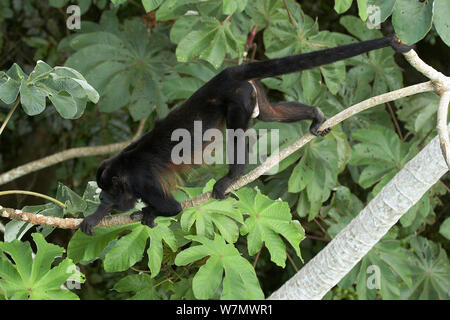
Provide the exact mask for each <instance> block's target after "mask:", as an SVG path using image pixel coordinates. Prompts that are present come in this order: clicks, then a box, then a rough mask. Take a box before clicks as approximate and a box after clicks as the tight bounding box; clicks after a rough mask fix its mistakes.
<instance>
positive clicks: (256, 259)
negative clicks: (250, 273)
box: [253, 242, 264, 269]
mask: <svg viewBox="0 0 450 320" xmlns="http://www.w3.org/2000/svg"><path fill="white" fill-rule="evenodd" d="M263 246H264V242H262V243H261V247H259V250H258V253H257V254H256V257H255V262H253V269H255V268H256V264H257V263H258V259H259V255H260V254H261V251H262V248H263Z"/></svg>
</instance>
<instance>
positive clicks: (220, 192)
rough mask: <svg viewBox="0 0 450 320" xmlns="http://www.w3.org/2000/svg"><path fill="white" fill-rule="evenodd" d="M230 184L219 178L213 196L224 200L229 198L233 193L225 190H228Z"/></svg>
mask: <svg viewBox="0 0 450 320" xmlns="http://www.w3.org/2000/svg"><path fill="white" fill-rule="evenodd" d="M227 188H228V184H227V183H224V182H223V180H219V181H217V182H216V184H215V185H214V187H213V190H212V197H213V198H214V199H217V200H224V199H226V198H228V197H229V196H230V195H231V194H230V193H227V194H225V190H227Z"/></svg>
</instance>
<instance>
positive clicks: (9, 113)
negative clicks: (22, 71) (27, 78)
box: [0, 97, 20, 135]
mask: <svg viewBox="0 0 450 320" xmlns="http://www.w3.org/2000/svg"><path fill="white" fill-rule="evenodd" d="M19 102H20V97H17V99H16V102H15V103H14V106H13V107H12V109H11V110H9V112H8V115H7V116H6V118H5V121H3V124H2V126H1V127H0V135H1V134H2V132H3V130H4V129H5V127H6V124H7V123H8V121H9V119H10V118H11V116H12V114H13V113H14V111H15V110H16V109H17V106H18V105H19Z"/></svg>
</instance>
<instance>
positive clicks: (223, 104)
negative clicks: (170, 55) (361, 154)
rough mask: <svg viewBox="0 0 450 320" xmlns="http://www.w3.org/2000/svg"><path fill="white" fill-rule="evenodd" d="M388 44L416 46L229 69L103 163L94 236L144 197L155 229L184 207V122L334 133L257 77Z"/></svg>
mask: <svg viewBox="0 0 450 320" xmlns="http://www.w3.org/2000/svg"><path fill="white" fill-rule="evenodd" d="M387 46H391V47H392V48H393V49H394V50H395V51H397V52H407V51H409V50H410V49H411V47H409V46H407V45H405V44H403V43H401V42H400V40H399V39H398V38H397V37H395V36H393V35H392V36H388V37H384V38H380V39H373V40H367V41H362V42H358V43H351V44H347V45H343V46H338V47H335V48H329V49H325V50H320V51H314V52H309V53H305V54H299V55H294V56H288V57H285V58H280V59H272V60H265V61H260V62H254V63H249V64H244V65H239V66H233V67H229V68H227V69H225V70H223V71H222V72H220V73H219V74H217V75H216V76H215V77H214V78H212V79H211V80H210V81H209V82H207V83H206V84H205V85H203V86H202V87H201V88H200V89H198V90H197V91H196V92H195V93H194V94H193V95H192V96H191V97H190V98H189V99H187V100H186V101H185V102H184V103H183V104H182V105H180V106H179V107H177V108H175V109H174V110H172V111H171V112H170V113H169V114H168V116H167V117H166V118H165V119H163V120H161V121H158V122H157V123H156V124H155V126H154V128H153V130H151V131H150V132H148V133H146V134H145V135H143V136H142V137H141V138H140V139H139V140H137V141H136V142H134V143H132V144H131V145H129V146H128V147H126V148H125V149H124V150H122V151H121V152H120V153H119V154H117V155H116V156H114V157H111V158H109V159H107V160H104V161H103V162H102V163H101V165H100V167H99V169H98V171H97V183H98V186H99V187H100V188H101V189H102V191H101V193H100V201H101V203H100V205H99V207H98V208H97V210H96V212H95V213H94V214H92V215H90V216H88V217H86V218H85V219H84V220H83V222H82V223H81V230H82V231H83V232H84V233H86V234H89V235H92V234H93V228H94V226H96V225H97V224H98V223H99V222H100V220H101V219H102V218H103V217H104V216H105V215H106V214H108V213H110V212H112V211H119V212H120V211H121V212H123V211H127V210H131V209H132V208H133V207H134V206H135V204H136V201H137V200H138V199H141V200H142V201H143V202H144V203H145V204H146V205H147V206H146V207H144V208H143V209H142V214H143V217H142V223H143V224H145V225H148V226H150V227H152V226H153V225H154V223H153V220H154V218H155V217H156V216H173V215H176V214H177V213H179V212H180V211H181V210H182V208H181V205H180V203H178V202H177V201H176V200H175V199H174V198H173V197H172V195H171V194H170V192H169V191H168V186H167V183H166V182H167V179H168V177H170V176H171V175H172V174H174V173H176V172H177V171H180V170H182V169H183V167H184V165H175V164H174V163H173V162H172V160H171V150H172V148H173V147H174V145H175V144H176V142H174V141H172V139H171V136H172V132H173V131H174V130H176V129H180V128H183V129H187V130H188V131H189V132H190V133H191V134H192V133H193V131H194V121H201V122H202V130H203V132H204V131H206V130H207V129H210V128H221V127H222V126H223V124H224V123H225V124H226V127H227V128H228V129H235V130H236V129H243V130H245V129H246V128H247V124H248V122H249V120H250V118H251V117H252V116H253V117H257V118H258V119H259V120H261V121H281V122H294V121H298V120H312V124H311V126H310V129H309V130H310V132H311V133H312V134H313V135H316V136H323V135H325V134H327V133H328V132H329V131H330V129H329V128H327V129H325V130H323V131H319V127H320V126H321V124H322V123H323V122H324V121H325V117H324V115H323V113H322V112H321V111H320V109H319V108H318V107H312V106H307V105H304V104H301V103H298V102H281V103H275V104H271V103H269V102H268V100H267V98H266V96H265V94H264V92H263V89H262V87H261V85H259V84H258V83H257V82H255V81H254V80H256V79H261V78H266V77H274V76H279V75H282V74H287V73H291V72H296V71H301V70H306V69H310V68H313V67H318V66H321V65H325V64H329V63H332V62H335V61H339V60H343V59H346V58H350V57H353V56H356V55H359V54H361V53H365V52H368V51H371V50H375V49H379V48H383V47H387ZM258 112H259V113H258ZM229 143H230V144H232V147H235V146H236V143H237V141H236V139H233V141H231V142H229ZM234 154H236V152H234ZM236 156H237V155H235V156H234V157H236ZM244 169H245V164H239V163H238V162H237V161H234V162H233V163H232V164H230V167H229V171H228V173H227V174H226V175H225V176H224V177H222V178H221V179H220V180H218V181H217V182H216V184H215V185H214V187H213V192H212V196H213V197H214V198H216V199H224V198H225V197H226V196H227V195H225V191H226V189H227V188H228V187H229V186H230V185H231V184H232V183H233V182H234V181H236V180H237V179H238V178H239V177H240V176H241V175H242V174H243V173H244Z"/></svg>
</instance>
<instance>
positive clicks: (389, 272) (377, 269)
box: [341, 240, 412, 300]
mask: <svg viewBox="0 0 450 320" xmlns="http://www.w3.org/2000/svg"><path fill="white" fill-rule="evenodd" d="M408 257H410V253H409V252H408V251H407V250H406V249H404V248H402V247H401V245H400V242H399V241H392V240H389V241H381V242H379V243H378V244H376V245H375V247H373V248H372V250H370V251H369V253H367V254H366V255H365V256H364V258H363V259H362V260H361V262H360V263H358V264H357V265H356V266H355V267H354V269H353V270H352V271H351V272H350V273H349V274H348V275H347V276H346V277H345V278H344V279H343V280H342V281H341V283H347V285H350V284H352V283H354V282H355V281H356V289H357V293H358V299H361V300H366V299H375V298H376V294H377V292H379V293H380V294H381V296H382V297H383V299H400V298H401V296H400V288H401V282H400V281H399V280H401V281H402V282H403V283H405V284H406V285H408V286H410V285H411V284H412V270H411V268H410V266H409V264H408V262H407V260H408ZM350 278H353V279H350Z"/></svg>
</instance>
